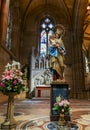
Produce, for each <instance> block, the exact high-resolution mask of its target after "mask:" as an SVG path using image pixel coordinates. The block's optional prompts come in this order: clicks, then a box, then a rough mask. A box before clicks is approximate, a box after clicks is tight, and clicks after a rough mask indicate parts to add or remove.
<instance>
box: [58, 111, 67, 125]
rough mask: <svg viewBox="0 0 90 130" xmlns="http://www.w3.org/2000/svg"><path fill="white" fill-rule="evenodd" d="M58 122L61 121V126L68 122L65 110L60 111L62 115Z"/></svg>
mask: <svg viewBox="0 0 90 130" xmlns="http://www.w3.org/2000/svg"><path fill="white" fill-rule="evenodd" d="M58 123H59V125H60V126H64V125H65V123H66V121H65V115H64V111H63V110H62V111H61V112H60V117H59V122H58Z"/></svg>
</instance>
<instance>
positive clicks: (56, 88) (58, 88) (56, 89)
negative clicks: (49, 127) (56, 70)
mask: <svg viewBox="0 0 90 130" xmlns="http://www.w3.org/2000/svg"><path fill="white" fill-rule="evenodd" d="M68 92H69V90H68V84H67V83H64V82H63V83H60V82H52V84H51V96H50V97H51V99H50V102H51V103H50V120H51V121H58V120H59V117H60V115H59V114H60V113H58V112H57V111H54V110H52V108H53V107H54V103H55V102H56V97H57V96H59V95H61V96H62V97H64V99H66V100H68ZM65 120H66V121H70V116H69V115H66V116H65Z"/></svg>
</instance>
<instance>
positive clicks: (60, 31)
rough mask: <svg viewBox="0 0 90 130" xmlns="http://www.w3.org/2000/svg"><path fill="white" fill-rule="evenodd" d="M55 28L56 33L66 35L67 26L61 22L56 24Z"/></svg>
mask: <svg viewBox="0 0 90 130" xmlns="http://www.w3.org/2000/svg"><path fill="white" fill-rule="evenodd" d="M54 30H55V33H57V34H59V35H60V34H61V35H64V34H65V28H64V26H63V25H61V24H57V25H56V26H55V28H54Z"/></svg>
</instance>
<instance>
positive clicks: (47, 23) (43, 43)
mask: <svg viewBox="0 0 90 130" xmlns="http://www.w3.org/2000/svg"><path fill="white" fill-rule="evenodd" d="M53 27H54V22H53V20H52V19H51V18H49V17H45V18H43V19H42V20H41V23H40V29H41V30H40V31H41V32H40V56H41V57H45V56H46V55H47V54H48V44H49V36H50V35H51V34H52V33H53V32H54V31H53Z"/></svg>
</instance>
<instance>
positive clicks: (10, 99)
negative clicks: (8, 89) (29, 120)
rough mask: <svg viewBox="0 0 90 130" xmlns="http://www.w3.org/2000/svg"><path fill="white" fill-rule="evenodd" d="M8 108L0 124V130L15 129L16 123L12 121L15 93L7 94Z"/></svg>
mask: <svg viewBox="0 0 90 130" xmlns="http://www.w3.org/2000/svg"><path fill="white" fill-rule="evenodd" d="M6 95H8V106H7V114H6V119H5V121H4V122H3V123H2V124H1V129H4V130H7V129H8V130H10V129H12V128H16V125H17V124H16V121H15V119H14V96H15V95H16V93H13V92H12V93H8V94H6Z"/></svg>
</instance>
